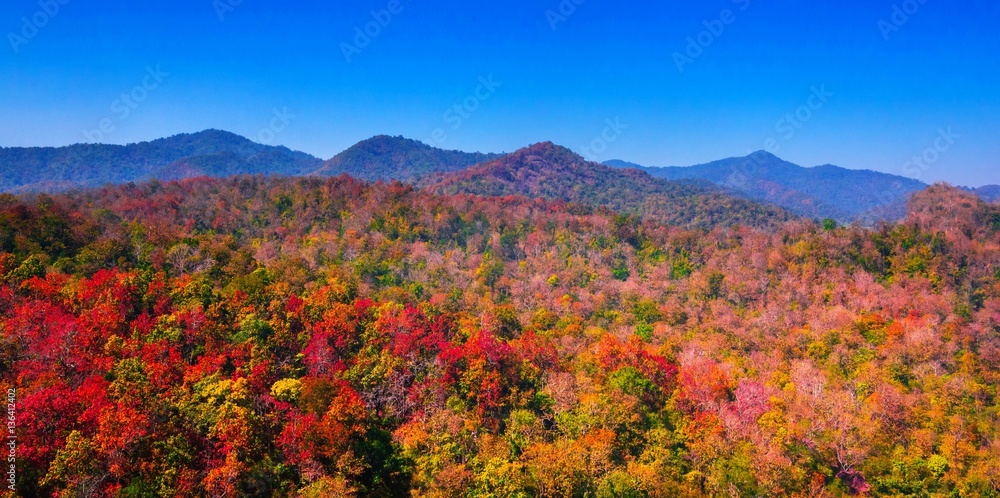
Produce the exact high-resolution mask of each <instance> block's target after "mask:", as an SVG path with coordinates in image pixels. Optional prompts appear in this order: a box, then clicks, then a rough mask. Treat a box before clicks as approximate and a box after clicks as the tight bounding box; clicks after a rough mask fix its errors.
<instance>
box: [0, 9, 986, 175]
mask: <svg viewBox="0 0 1000 498" xmlns="http://www.w3.org/2000/svg"><path fill="white" fill-rule="evenodd" d="M395 2H398V3H395ZM373 11H374V12H376V15H373V14H372V12H373ZM390 11H395V13H393V12H390ZM907 12H909V14H907ZM25 18H26V19H27V24H28V25H27V26H26V25H25ZM380 21H381V22H380ZM998 21H1000V2H996V1H974V0H949V1H947V2H946V1H944V0H924V1H923V2H921V1H920V0H907V1H900V0H884V1H883V0H865V1H860V0H856V1H850V0H848V1H844V0H836V1H834V0H815V1H811V2H801V1H798V2H794V1H789V0H775V1H764V0H705V1H700V2H679V1H666V2H634V1H615V2H612V1H609V0H583V1H581V0H538V1H532V2H499V1H496V2H457V1H431V0H428V1H421V0H416V1H414V0H392V1H390V0H374V1H358V2H331V3H330V4H327V3H320V2H315V1H314V2H303V1H295V0H286V1H285V2H275V1H268V0H242V1H240V0H198V1H189V0H179V1H172V2H163V1H151V2H144V3H139V2H133V1H118V0H108V1H101V2H85V1H83V0H42V1H41V2H39V1H38V0H6V1H5V2H4V3H3V4H2V5H0V34H6V36H5V37H4V38H5V42H6V43H5V44H3V46H0V74H3V78H0V109H2V110H3V116H4V119H3V120H0V145H2V146H33V145H66V144H69V143H76V142H81V141H101V142H107V143H129V142H135V141H142V140H149V139H154V138H158V137H162V136H169V135H172V134H176V133H182V132H192V131H198V130H202V129H206V128H220V129H225V130H229V131H232V132H235V133H239V134H241V135H244V136H247V137H250V138H252V139H254V140H259V141H264V142H268V143H272V144H280V145H286V146H288V147H290V148H293V149H298V150H302V151H305V152H309V153H312V154H314V155H317V156H320V157H323V158H329V157H331V156H333V155H334V154H336V153H337V152H339V151H341V150H343V149H345V148H347V147H348V146H350V145H351V144H353V143H355V142H357V141H359V140H362V139H365V138H368V137H370V136H373V135H376V134H391V135H404V136H407V137H411V138H416V139H418V140H422V141H424V142H428V143H431V144H433V145H437V146H440V147H443V148H449V149H462V150H469V151H473V150H479V151H491V152H501V151H512V150H515V149H517V148H520V147H522V146H524V145H527V144H530V143H533V142H538V141H543V140H552V141H554V142H556V143H559V144H562V145H565V146H567V147H570V148H572V149H574V150H576V151H578V152H581V153H584V154H585V155H587V156H588V157H591V158H593V159H596V160H607V159H615V158H619V159H625V160H629V161H634V162H637V163H641V164H646V165H688V164H695V163H700V162H705V161H709V160H714V159H718V158H722V157H730V156H737V155H744V154H747V153H749V152H751V151H754V150H758V149H762V148H769V149H771V150H772V151H773V152H775V153H776V154H777V155H779V156H781V157H783V158H785V159H788V160H790V161H792V162H795V163H798V164H802V165H806V166H812V165H818V164H825V163H832V164H837V165H840V166H845V167H849V168H868V169H875V170H880V171H885V172H889V173H894V174H904V175H908V176H915V177H919V178H920V179H921V180H924V181H928V182H931V181H939V180H944V181H949V182H952V183H957V184H963V185H982V184H987V183H1000V136H998V135H1000V112H998V111H1000V97H998V95H997V91H998V89H1000V57H998V56H997V54H1000V29H997V26H998ZM553 26H554V29H553ZM366 27H367V28H368V31H369V33H373V34H375V36H373V37H372V36H368V37H367V38H368V39H367V40H366V39H365V37H358V36H357V33H358V31H357V30H361V31H364V30H365V29H366ZM29 35H30V36H29ZM366 36H367V35H366ZM356 42H360V43H356ZM345 44H349V45H350V46H352V47H353V48H350V47H348V48H346V49H345V47H346V46H347V45H345ZM345 51H346V52H347V53H348V54H349V56H350V57H349V59H350V60H348V57H347V56H345ZM679 66H680V69H679ZM151 73H152V74H156V75H157V77H152V76H150V74H151ZM483 82H487V83H486V84H484V83H483ZM123 94H124V95H125V98H124V99H123V98H122V96H123ZM814 94H815V95H822V98H819V97H812V96H813V95H814ZM455 106H458V108H457V109H456V107H455ZM276 115H280V116H276ZM102 126H103V128H104V129H103V131H102V130H101V128H102ZM85 131H86V132H87V133H85ZM942 136H947V137H949V139H948V140H942V139H940V137H942ZM914 157H920V158H922V159H920V160H919V161H916V162H914V161H913V160H912V158H914Z"/></svg>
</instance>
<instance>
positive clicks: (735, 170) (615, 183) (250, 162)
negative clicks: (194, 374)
mask: <svg viewBox="0 0 1000 498" xmlns="http://www.w3.org/2000/svg"><path fill="white" fill-rule="evenodd" d="M239 174H267V175H280V176H339V175H343V174H346V175H350V176H352V177H355V178H358V179H361V180H365V181H379V180H381V181H400V182H403V183H410V184H413V185H416V186H419V187H422V188H428V189H431V190H433V191H435V192H439V193H443V194H475V195H484V196H508V195H515V196H525V197H542V198H548V199H558V200H562V201H566V202H571V203H575V204H579V205H584V206H591V207H603V208H607V209H610V210H613V211H618V212H624V213H634V214H637V215H642V216H644V217H647V218H651V219H655V220H657V221H660V222H665V223H673V224H682V225H691V226H701V227H706V226H715V225H718V224H727V223H743V224H751V225H760V224H766V223H769V222H770V221H781V220H784V219H788V218H789V217H792V216H793V215H797V216H802V217H807V218H812V219H825V218H832V219H834V220H837V221H841V222H845V223H846V222H855V221H860V222H863V223H868V224H870V223H874V222H877V221H881V220H896V219H899V218H901V217H902V216H903V214H904V213H905V206H906V202H907V199H908V198H909V197H910V196H911V195H912V194H913V193H915V192H918V191H921V190H924V189H926V188H927V185H926V184H924V183H922V182H920V181H917V180H914V179H911V178H906V177H902V176H897V175H890V174H886V173H879V172H875V171H867V170H851V169H846V168H841V167H837V166H833V165H823V166H817V167H812V168H805V167H801V166H798V165H795V164H792V163H790V162H787V161H784V160H782V159H780V158H778V157H777V156H774V155H773V154H770V153H767V152H764V151H759V152H756V153H753V154H751V155H749V156H746V157H734V158H728V159H722V160H719V161H714V162H711V163H706V164H701V165H696V166H688V167H647V166H641V165H638V164H634V163H629V162H625V161H618V160H616V161H608V162H606V163H604V164H597V163H594V162H589V161H586V160H585V159H583V158H582V157H580V156H579V155H577V154H575V153H574V152H572V151H570V150H569V149H566V148H563V147H560V146H558V145H555V144H552V143H550V142H543V143H539V144H535V145H532V146H530V147H527V148H524V149H521V150H518V151H515V152H514V153H511V154H489V153H479V152H462V151H449V150H442V149H438V148H435V147H431V146H429V145H426V144H424V143H421V142H418V141H416V140H410V139H406V138H403V137H392V136H386V135H380V136H376V137H373V138H370V139H367V140H364V141H362V142H359V143H358V144H356V145H354V146H352V147H350V148H348V149H347V150H345V151H344V152H341V153H340V154H337V155H336V156H335V157H333V158H332V159H330V160H328V161H323V160H322V159H320V158H317V157H314V156H312V155H309V154H306V153H303V152H297V151H292V150H290V149H288V148H285V147H280V146H270V145H263V144H258V143H255V142H252V141H250V140H248V139H246V138H244V137H241V136H239V135H236V134H233V133H229V132H225V131H221V130H206V131H203V132H199V133H193V134H181V135H176V136H173V137H169V138H163V139H159V140H154V141H151V142H142V143H136V144H129V145H102V144H77V145H71V146H67V147H58V148H53V147H31V148H0V191H4V192H10V193H24V192H53V191H62V190H69V189H74V188H93V187H98V186H102V185H105V184H109V183H111V184H115V183H127V182H141V181H146V180H151V179H159V180H179V179H184V178H192V177H198V176H210V177H225V176H233V175H239ZM966 190H968V191H970V192H974V193H976V194H977V195H979V196H980V197H982V198H983V199H984V200H987V201H996V200H1000V186H996V185H988V186H984V187H980V188H977V189H966Z"/></svg>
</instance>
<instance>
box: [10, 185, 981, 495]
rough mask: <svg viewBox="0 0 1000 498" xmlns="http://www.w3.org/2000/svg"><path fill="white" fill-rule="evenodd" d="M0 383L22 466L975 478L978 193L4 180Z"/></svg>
mask: <svg viewBox="0 0 1000 498" xmlns="http://www.w3.org/2000/svg"><path fill="white" fill-rule="evenodd" d="M0 383H2V385H0V387H3V388H4V390H5V391H6V389H9V388H16V390H17V406H18V421H17V430H18V438H19V442H20V445H19V447H18V448H19V450H18V451H19V453H18V463H17V465H18V481H19V488H18V489H19V493H21V494H23V495H25V496H272V495H278V496H400V495H407V494H412V495H414V496H600V497H611V496H670V497H672V496H703V495H728V496H803V497H804V496H845V495H864V494H877V495H889V496H911V495H912V496H1000V477H998V476H1000V429H998V427H1000V424H998V406H1000V405H998V398H997V386H998V385H1000V206H997V205H996V204H988V203H985V202H983V201H982V200H980V199H979V198H977V197H975V196H974V195H972V194H969V193H966V192H963V191H961V190H958V189H955V188H952V187H949V186H945V185H937V186H933V187H931V188H929V189H927V190H926V191H923V192H921V193H918V194H917V195H915V196H914V197H913V198H912V200H911V201H910V204H909V214H908V215H907V217H906V219H905V220H903V221H901V222H899V223H896V224H882V225H880V226H877V227H875V228H864V227H860V226H838V225H837V224H836V223H825V224H824V223H817V222H813V221H808V220H788V221H783V222H781V223H779V224H776V225H774V226H769V227H761V228H751V227H742V226H738V225H736V226H721V225H720V226H715V228H707V227H706V228H685V227H680V226H668V225H662V224H657V223H656V221H655V220H649V219H642V218H640V217H639V216H636V215H634V214H619V213H615V212H612V211H608V210H607V209H606V208H602V207H594V206H582V205H576V204H567V203H564V202H558V201H544V200H541V199H526V198H523V197H517V196H505V197H479V196H473V195H465V194H455V195H437V194H432V193H429V192H427V191H421V190H417V189H415V188H413V187H410V186H405V185H401V184H398V183H392V184H386V183H376V184H367V183H363V182H360V181H357V180H354V179H352V178H349V177H346V176H341V177H338V178H326V179H318V178H297V179H287V178H286V179H281V178H263V177H254V176H240V177H234V178H227V179H207V178H196V179H188V180H182V181H179V182H169V183H162V182H158V181H153V182H149V183H144V184H138V185H135V184H128V185H122V186H116V187H105V188H101V189H95V190H87V191H80V192H74V193H69V194H60V195H45V194H39V195H31V196H22V197H14V196H10V195H4V196H0Z"/></svg>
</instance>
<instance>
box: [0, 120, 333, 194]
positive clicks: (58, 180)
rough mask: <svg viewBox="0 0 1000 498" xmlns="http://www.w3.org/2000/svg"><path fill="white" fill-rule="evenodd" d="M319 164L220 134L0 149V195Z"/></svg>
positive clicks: (290, 171) (297, 170)
mask: <svg viewBox="0 0 1000 498" xmlns="http://www.w3.org/2000/svg"><path fill="white" fill-rule="evenodd" d="M321 164H322V160H320V159H319V158H316V157H313V156H311V155H309V154H306V153H303V152H297V151H292V150H290V149H288V148H286V147H279V146H269V145H263V144H258V143H254V142H252V141H250V140H248V139H246V138H244V137H241V136H239V135H236V134H233V133H229V132H226V131H221V130H205V131H202V132H198V133H191V134H181V135H175V136H172V137H168V138H161V139H158V140H153V141H151V142H139V143H134V144H129V145H107V144H76V145H70V146H66V147H29V148H19V147H9V148H0V191H6V192H25V191H58V190H67V189H70V188H88V187H98V186H101V185H104V184H107V183H126V182H130V181H143V180H150V179H153V178H158V179H164V180H173V179H180V178H188V177H192V176H230V175H233V174H238V173H242V174H255V173H259V174H276V175H303V174H307V173H309V172H311V171H314V170H315V169H316V168H318V167H319V166H320V165H321Z"/></svg>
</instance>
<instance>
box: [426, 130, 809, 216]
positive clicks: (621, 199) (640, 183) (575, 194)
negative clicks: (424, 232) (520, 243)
mask: <svg viewBox="0 0 1000 498" xmlns="http://www.w3.org/2000/svg"><path fill="white" fill-rule="evenodd" d="M422 184H423V185H426V186H428V187H429V188H430V189H431V190H432V191H435V192H439V193H443V194H476V195H483V196H506V195H523V196H527V197H532V198H534V197H541V198H545V199H561V200H564V201H567V202H573V203H578V204H583V205H589V206H595V207H596V206H603V207H606V208H608V209H611V210H614V211H616V212H619V213H627V214H634V215H639V216H642V217H643V218H645V219H649V220H655V221H657V222H660V223H667V224H671V225H681V226H688V227H698V228H711V227H715V226H719V225H734V224H742V225H749V226H769V225H773V224H775V223H777V222H781V221H787V220H788V219H790V218H791V217H792V216H791V215H790V214H789V213H787V212H786V211H784V210H783V209H781V208H778V207H774V206H769V205H764V204H759V203H757V202H754V201H748V200H746V199H741V198H738V197H734V196H732V195H729V194H727V193H725V192H723V191H722V190H720V189H718V188H716V187H714V186H712V185H711V184H707V182H706V183H695V182H676V181H666V180H660V179H656V178H653V177H651V176H649V175H648V174H646V173H643V172H641V171H638V170H634V169H631V170H618V169H614V168H611V167H608V166H604V165H602V164H597V163H594V162H589V161H586V160H585V159H584V158H583V157H581V156H579V155H578V154H576V153H574V152H573V151H571V150H569V149H566V148H564V147H559V146H557V145H554V144H552V143H551V142H545V143H539V144H535V145H533V146H531V147H528V148H525V149H522V150H519V151H517V152H515V153H513V154H508V155H506V156H503V157H501V158H499V159H496V160H494V161H491V162H487V163H483V164H480V165H477V166H474V167H471V168H469V169H466V170H463V171H459V172H456V173H451V174H445V175H437V176H436V177H431V178H428V179H427V181H425V182H423V183H422Z"/></svg>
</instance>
